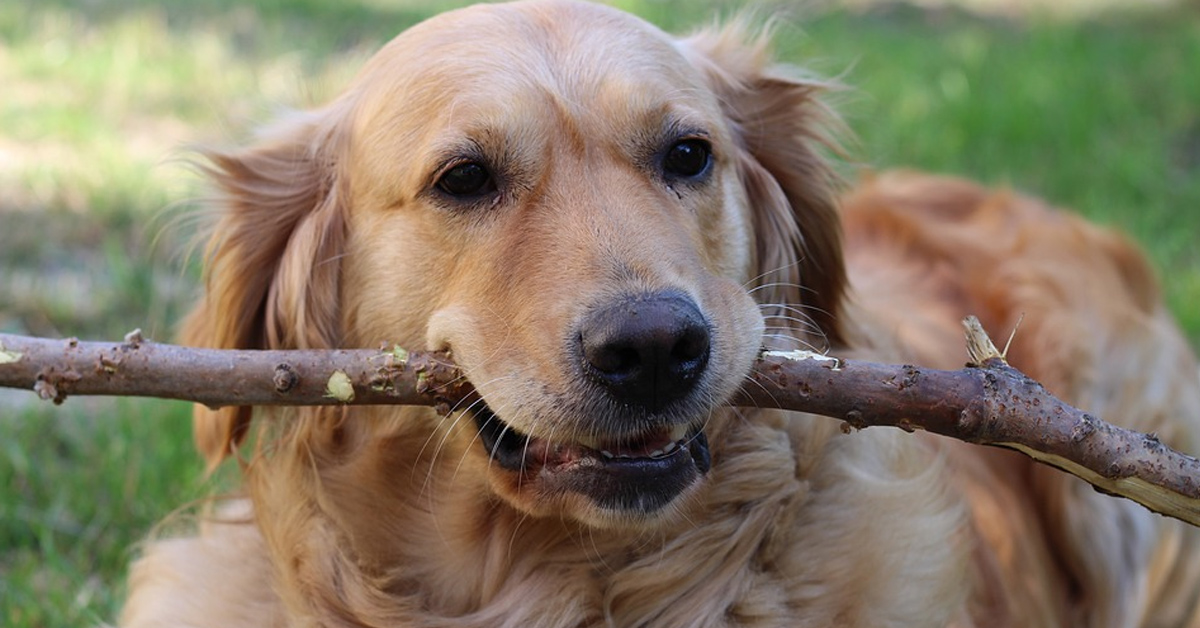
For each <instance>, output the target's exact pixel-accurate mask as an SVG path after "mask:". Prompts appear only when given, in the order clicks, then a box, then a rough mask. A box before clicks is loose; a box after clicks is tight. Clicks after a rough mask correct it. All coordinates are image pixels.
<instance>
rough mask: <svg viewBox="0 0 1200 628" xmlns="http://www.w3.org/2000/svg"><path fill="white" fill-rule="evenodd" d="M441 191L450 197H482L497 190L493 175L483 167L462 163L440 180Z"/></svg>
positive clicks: (448, 171) (472, 163) (438, 184)
mask: <svg viewBox="0 0 1200 628" xmlns="http://www.w3.org/2000/svg"><path fill="white" fill-rule="evenodd" d="M437 187H438V189H439V190H441V191H443V192H445V193H446V194H449V195H450V196H460V197H469V196H481V195H483V194H488V193H490V192H494V191H495V190H496V182H495V181H493V180H492V173H490V172H488V169H487V168H485V167H484V166H483V165H481V164H478V163H476V162H473V161H468V162H465V163H461V164H459V165H457V166H454V167H453V168H451V169H449V170H447V171H446V172H445V173H443V174H442V178H440V179H438V182H437Z"/></svg>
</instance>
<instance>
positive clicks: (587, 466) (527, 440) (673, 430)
mask: <svg viewBox="0 0 1200 628" xmlns="http://www.w3.org/2000/svg"><path fill="white" fill-rule="evenodd" d="M472 413H473V414H474V418H475V423H476V426H477V427H478V429H479V432H478V433H479V441H480V442H481V443H482V444H483V446H484V448H485V449H486V451H487V452H488V455H489V456H490V458H491V460H492V462H493V463H495V464H497V465H499V466H500V467H502V468H504V469H506V470H508V471H513V472H517V473H520V474H521V475H522V476H523V477H525V478H530V479H536V480H537V481H539V482H540V483H541V484H543V486H542V488H543V489H544V490H546V491H549V492H561V491H570V492H574V493H579V494H582V495H584V496H586V497H588V498H590V499H591V500H592V501H593V502H594V503H595V504H596V505H597V506H599V507H601V508H605V509H610V510H617V511H625V512H633V513H642V514H648V513H652V512H654V511H657V510H659V509H661V508H663V507H665V506H666V505H668V504H669V503H670V502H671V501H673V500H674V499H675V498H676V497H678V496H679V495H680V494H681V493H682V492H683V491H684V490H686V489H687V488H688V487H690V486H692V485H693V484H695V483H696V482H697V481H698V480H699V479H700V478H701V476H703V475H704V474H705V473H707V472H708V470H709V468H710V466H711V456H710V453H709V448H708V439H707V438H706V437H705V435H704V430H703V429H702V428H703V426H702V425H678V426H663V427H655V428H650V429H647V430H645V431H643V432H640V433H637V434H634V435H632V436H625V437H621V438H619V439H616V438H614V439H603V438H580V439H577V440H571V441H557V440H556V441H551V440H549V439H545V438H535V437H530V436H528V435H525V434H522V433H520V432H518V431H517V430H516V429H514V428H513V427H512V426H510V425H508V424H507V423H505V422H504V421H503V420H501V419H500V418H499V417H498V416H496V414H495V413H494V412H492V410H491V409H490V408H488V407H487V406H486V404H481V406H480V407H478V408H476V409H474V410H472Z"/></svg>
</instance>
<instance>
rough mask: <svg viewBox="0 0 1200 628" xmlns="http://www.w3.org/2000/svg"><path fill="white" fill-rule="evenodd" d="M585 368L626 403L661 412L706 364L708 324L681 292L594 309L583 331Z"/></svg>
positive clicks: (633, 298) (688, 389)
mask: <svg viewBox="0 0 1200 628" xmlns="http://www.w3.org/2000/svg"><path fill="white" fill-rule="evenodd" d="M580 339H581V343H580V344H581V351H582V353H583V364H584V370H585V371H586V372H587V373H588V374H589V375H590V376H591V377H592V378H593V379H594V380H595V381H596V382H597V383H599V384H601V385H602V386H604V388H605V389H606V390H607V391H608V392H609V394H611V395H612V396H613V398H615V399H616V400H617V401H620V402H622V403H626V404H630V405H637V406H641V407H643V408H646V409H647V410H650V411H651V412H658V411H660V410H662V409H663V408H665V407H666V406H667V405H669V404H670V403H671V402H673V401H676V400H678V399H680V398H682V397H683V396H685V395H687V394H688V393H689V392H691V390H692V389H693V388H694V387H695V385H696V382H697V380H699V379H700V375H701V374H703V373H704V369H705V367H706V366H707V365H708V353H709V332H708V325H707V324H706V323H705V321H704V317H703V316H702V315H701V314H700V310H698V309H697V308H696V305H695V303H693V302H692V300H691V299H689V298H687V297H686V296H683V295H681V294H678V293H674V292H668V293H653V294H648V295H638V296H631V297H627V298H624V299H621V300H619V301H617V302H615V303H611V304H609V305H606V306H605V307H602V308H599V309H596V310H593V311H592V312H591V313H589V314H588V316H587V317H586V318H585V319H584V321H583V325H582V327H581V328H580Z"/></svg>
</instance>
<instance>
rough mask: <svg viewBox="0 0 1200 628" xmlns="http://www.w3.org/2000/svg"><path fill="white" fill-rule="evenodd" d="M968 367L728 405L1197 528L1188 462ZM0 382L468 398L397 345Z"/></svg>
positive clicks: (813, 380) (448, 369)
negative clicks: (1012, 454) (1013, 454)
mask: <svg viewBox="0 0 1200 628" xmlns="http://www.w3.org/2000/svg"><path fill="white" fill-rule="evenodd" d="M964 324H965V325H967V326H968V346H969V351H970V354H971V356H972V361H973V364H970V365H968V366H967V367H966V368H963V369H961V370H957V371H942V370H936V369H924V368H918V367H915V366H911V365H903V366H896V365H890V364H877V363H872V362H865V361H857V360H841V359H836V358H832V357H829V356H824V355H820V354H814V353H810V352H801V351H793V352H765V353H764V354H763V355H762V356H761V357H760V359H759V360H758V362H757V363H756V364H755V366H754V369H753V371H752V373H751V375H750V383H749V384H747V385H746V386H745V387H744V388H743V389H742V391H741V393H740V394H739V395H738V396H737V398H735V399H734V401H733V403H734V405H743V406H754V407H771V408H781V409H785V410H795V411H800V412H809V413H813V414H820V415H824V416H829V417H834V418H838V419H842V420H843V421H845V422H846V426H847V428H846V429H851V428H853V429H863V428H866V427H871V426H881V425H887V426H894V427H899V428H901V429H903V430H906V431H909V432H911V431H914V430H918V429H920V430H925V431H929V432H933V433H935V434H941V435H943V436H949V437H952V438H956V439H959V440H963V441H966V442H970V443H976V444H980V445H992V446H996V447H1005V448H1009V449H1015V450H1017V451H1020V452H1022V453H1024V454H1026V455H1028V456H1030V457H1032V458H1033V459H1034V460H1037V461H1039V462H1042V463H1045V464H1049V465H1052V466H1054V467H1057V468H1059V469H1062V470H1063V471H1066V472H1068V473H1071V474H1073V475H1076V476H1078V477H1080V478H1082V479H1083V480H1085V481H1087V482H1089V483H1091V484H1092V485H1093V486H1095V487H1096V488H1097V490H1100V491H1101V492H1105V493H1110V494H1113V495H1118V496H1122V497H1127V498H1129V499H1132V500H1134V501H1136V502H1138V503H1140V504H1142V505H1143V506H1145V507H1146V508H1149V509H1150V510H1152V511H1154V512H1158V513H1161V514H1164V515H1168V516H1171V517H1175V518H1177V519H1181V520H1183V521H1186V522H1188V523H1191V524H1193V525H1200V460H1197V459H1195V458H1193V457H1191V456H1187V455H1184V454H1181V453H1179V452H1177V451H1174V450H1172V449H1170V448H1169V447H1167V446H1166V445H1164V444H1163V443H1161V442H1160V441H1159V440H1158V439H1157V438H1156V437H1155V436H1154V435H1147V434H1141V433H1138V432H1134V431H1131V430H1126V429H1123V428H1120V427H1116V426H1114V425H1111V424H1109V423H1106V422H1104V421H1102V420H1100V419H1099V418H1097V417H1094V416H1091V415H1089V414H1087V413H1085V412H1083V411H1082V410H1079V409H1077V408H1074V407H1072V406H1070V405H1067V404H1066V403H1064V402H1063V401H1061V400H1059V399H1058V398H1056V397H1054V396H1053V395H1051V394H1050V393H1049V392H1047V391H1046V390H1045V389H1044V388H1043V387H1042V386H1041V385H1040V384H1038V383H1037V382H1035V381H1033V380H1032V379H1030V378H1028V377H1026V376H1025V375H1024V374H1022V373H1021V372H1020V371H1018V370H1016V369H1014V368H1012V367H1011V366H1009V365H1008V364H1007V362H1005V361H1004V357H1003V355H1001V354H1000V352H998V351H997V350H996V348H995V347H994V346H992V343H991V341H990V340H989V339H988V338H987V334H985V333H983V330H982V329H981V328H980V327H979V325H978V321H975V320H974V319H973V317H972V318H970V319H968V320H967V321H964ZM0 387H9V388H25V389H32V390H34V391H36V392H37V393H38V394H39V395H40V396H41V397H42V398H44V399H49V400H53V401H54V402H55V403H61V402H62V401H63V400H64V399H65V398H66V397H67V396H68V395H121V396H141V397H159V398H166V399H182V400H187V401H194V402H197V403H202V404H205V405H207V406H211V407H218V406H230V405H329V404H338V403H345V404H401V405H427V406H435V407H437V408H438V409H439V411H441V412H447V411H449V409H450V408H452V407H456V406H459V405H460V404H464V403H469V402H470V401H472V400H473V399H475V398H476V393H475V391H474V389H473V388H472V387H471V385H470V383H469V382H467V380H466V378H465V377H463V375H462V373H461V371H460V370H459V369H458V367H457V366H455V365H454V363H453V362H452V361H451V360H450V359H449V356H447V355H445V354H441V353H427V352H415V351H414V352H407V351H404V350H403V349H399V348H393V349H387V348H382V349H380V350H378V351H372V350H363V349H359V350H332V351H232V350H214V349H191V348H185V347H178V346H172V345H163V344H157V343H152V342H146V341H144V340H143V339H142V338H141V334H140V333H139V332H133V333H131V334H129V335H128V336H126V338H125V342H123V343H104V342H81V341H79V340H75V339H70V340H47V339H39V338H29V337H24V336H13V335H6V334H0Z"/></svg>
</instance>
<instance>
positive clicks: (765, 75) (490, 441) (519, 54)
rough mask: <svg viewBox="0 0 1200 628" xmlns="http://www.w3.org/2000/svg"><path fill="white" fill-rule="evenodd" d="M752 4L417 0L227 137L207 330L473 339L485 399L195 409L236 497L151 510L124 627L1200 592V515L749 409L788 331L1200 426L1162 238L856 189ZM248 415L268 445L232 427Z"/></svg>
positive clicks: (1065, 620) (972, 611) (1166, 431)
mask: <svg viewBox="0 0 1200 628" xmlns="http://www.w3.org/2000/svg"><path fill="white" fill-rule="evenodd" d="M822 88H823V86H822V85H821V84H820V83H819V82H815V81H811V80H806V79H803V78H800V77H798V76H797V75H796V74H795V73H793V72H789V71H787V70H786V69H784V68H781V67H777V66H775V65H774V64H773V62H772V61H771V59H770V58H769V54H768V52H767V42H766V41H765V40H764V38H763V37H762V36H755V35H752V34H749V33H748V32H747V29H746V28H741V27H738V26H736V25H735V26H731V27H726V28H724V29H715V30H711V31H706V32H702V33H700V34H698V35H695V36H693V37H690V38H687V39H676V38H673V37H670V36H668V35H666V34H664V33H662V32H661V31H659V30H657V29H656V28H654V27H653V26H650V25H648V24H646V23H645V22H643V21H641V20H639V19H637V18H634V17H632V16H629V15H626V14H624V13H621V12H619V11H617V10H614V9H611V8H606V7H603V6H598V5H592V4H586V3H582V2H576V1H572V0H531V1H526V2H517V3H513V4H502V5H488V6H478V7H473V8H469V9H465V10H461V11H455V12H451V13H447V14H444V15H441V16H439V17H436V18H434V19H431V20H429V21H427V22H424V23H422V24H419V25H417V26H415V27H413V28H412V29H410V30H408V31H406V32H404V33H403V34H401V35H400V36H399V37H397V38H396V39H395V40H394V41H392V42H391V43H389V44H388V45H387V46H385V47H384V48H383V49H382V50H381V51H380V52H379V53H378V54H377V55H375V56H374V57H373V58H372V59H371V60H370V61H369V62H368V63H367V65H366V67H365V68H364V69H363V70H362V72H361V73H360V74H359V75H358V77H357V78H356V79H355V80H354V81H353V83H352V84H351V85H350V87H349V88H348V89H347V90H346V91H345V92H344V93H343V94H342V95H341V96H340V97H339V98H337V99H336V100H335V101H333V102H332V103H330V104H329V105H328V106H326V107H324V108H322V109H319V110H316V111H312V112H309V113H302V114H297V115H295V116H293V117H290V118H287V119H285V120H283V121H281V122H280V123H279V124H278V125H277V126H275V127H273V128H270V129H268V130H267V131H265V132H264V133H263V134H262V136H261V137H260V138H259V139H258V140H257V142H256V143H255V144H254V145H253V146H250V147H249V148H246V149H243V150H238V151H232V152H227V153H216V154H212V155H210V159H211V164H212V165H211V175H212V177H213V179H214V180H215V183H216V185H217V186H218V188H219V189H220V190H221V191H222V192H223V195H224V198H225V201H224V203H223V209H222V213H221V215H220V219H219V222H218V223H217V224H216V226H215V233H214V236H213V238H212V240H211V244H210V247H209V250H208V256H207V263H208V267H207V271H208V274H207V291H206V295H205V298H204V301H203V303H202V304H200V306H199V307H198V308H197V309H196V310H195V312H194V313H193V315H192V316H191V318H190V319H189V320H188V322H187V326H186V336H185V338H186V340H187V341H188V342H189V343H191V344H194V345H198V346H206V347H227V348H322V347H366V348H371V347H377V346H379V344H380V342H381V341H387V342H389V343H397V344H399V345H401V346H404V347H409V348H425V349H447V350H449V351H451V352H452V354H453V356H454V359H455V360H456V361H457V362H458V363H459V364H461V365H462V366H463V367H464V369H465V372H466V373H467V374H468V376H469V378H470V380H471V381H472V382H473V383H474V384H475V385H476V386H477V388H478V389H479V391H480V392H481V393H482V402H480V403H478V404H474V405H471V406H469V407H459V408H453V409H452V411H451V412H449V413H447V414H445V415H443V414H439V413H438V412H436V411H435V410H434V409H430V408H417V407H404V408H400V407H352V408H350V407H330V408H304V409H289V410H258V411H254V412H252V411H251V409H249V408H233V409H224V410H221V411H207V410H201V411H199V414H198V416H197V419H196V438H197V442H198V444H199V446H200V447H201V449H202V451H203V453H204V454H205V455H206V456H207V457H208V459H209V461H210V462H211V463H213V464H215V463H217V462H219V461H220V460H221V459H223V458H226V457H229V456H237V457H238V458H239V459H240V460H241V461H242V467H243V468H242V471H243V475H244V485H245V497H244V498H242V499H237V500H232V501H229V502H227V503H225V504H224V505H223V506H221V507H219V508H217V509H215V510H214V512H213V513H211V516H210V517H207V518H206V519H205V521H204V522H203V523H202V524H201V525H200V527H199V530H198V531H197V532H196V533H195V534H194V535H193V536H185V537H179V538H172V539H160V540H158V541H154V542H152V543H150V544H148V545H147V547H146V550H145V554H144V556H143V557H142V558H141V559H140V560H139V561H138V562H137V563H136V564H135V566H134V567H133V571H132V574H131V580H130V587H131V593H130V598H129V600H128V602H127V604H126V607H125V610H124V615H123V617H122V622H123V624H124V625H125V626H129V627H138V626H212V627H219V628H234V627H239V626H245V627H251V626H252V627H256V628H260V627H285V626H287V627H299V626H329V627H333V626H359V627H362V626H390V627H417V626H419V627H427V628H428V627H452V626H453V627H477V628H496V627H512V628H531V627H539V626H540V627H546V628H583V627H591V626H613V627H635V626H653V627H702V626H713V627H716V626H742V627H749V626H755V627H767V626H820V627H829V626H847V627H849V626H854V627H878V626H903V627H940V626H956V627H960V628H965V627H970V626H977V627H1000V626H1008V627H1014V628H1015V627H1020V628H1029V627H1036V626H1045V627H1055V626H1087V627H1095V628H1099V627H1122V626H1164V627H1165V626H1200V611H1198V608H1200V605H1198V593H1200V587H1198V582H1200V553H1198V552H1197V547H1198V545H1197V534H1196V531H1195V530H1193V529H1191V528H1189V527H1187V526H1185V525H1183V524H1180V523H1178V522H1175V521H1173V520H1167V519H1164V518H1161V517H1159V516H1156V515H1152V514H1150V513H1149V512H1146V511H1144V510H1143V509H1141V508H1140V507H1139V506H1137V505H1135V504H1133V503H1131V502H1127V501H1124V500H1119V499H1114V498H1110V497H1106V496H1102V495H1098V494H1096V493H1095V492H1094V491H1093V490H1092V489H1091V488H1090V487H1088V486H1086V485H1084V484H1082V483H1081V482H1078V481H1076V480H1074V479H1071V478H1069V477H1066V476H1064V475H1062V474H1060V473H1058V472H1056V471H1052V470H1048V469H1045V468H1042V467H1039V466H1035V465H1033V464H1031V463H1030V462H1028V461H1026V460H1025V459H1024V458H1021V457H1020V456H1017V455H1016V454H1012V453H1009V452H1005V451H1001V450H991V449H983V448H978V447H974V446H970V445H965V444H962V443H958V442H952V441H949V440H946V439H940V438H934V437H932V436H929V435H921V434H917V435H910V434H905V433H903V432H901V431H899V430H889V429H883V428H876V429H869V430H865V431H862V432H856V433H848V434H847V433H843V431H842V429H841V427H840V425H839V424H838V422H836V421H833V420H830V419H827V418H821V417H812V416H806V415H799V414H795V413H787V412H781V411H775V410H762V409H750V408H743V409H734V408H728V407H726V406H725V405H724V404H725V402H726V401H727V400H728V399H729V398H730V397H731V395H732V394H733V393H734V392H735V391H736V390H737V389H738V388H739V387H740V386H741V385H742V383H743V381H744V376H745V374H746V373H747V371H748V369H749V368H750V365H751V363H752V361H753V360H754V358H755V356H756V354H758V352H759V351H760V350H761V348H762V347H764V346H770V347H780V346H783V347H787V346H793V347H794V346H804V347H815V348H818V349H828V350H830V351H832V352H833V353H835V354H837V355H843V356H851V357H866V358H871V359H874V360H880V361H897V362H899V361H908V362H913V363H918V364H923V365H928V366H931V367H946V368H958V367H960V366H961V365H962V363H963V362H964V361H965V360H966V354H965V351H964V349H963V343H962V340H961V332H960V331H959V319H960V318H961V317H962V316H963V315H965V314H969V313H974V314H977V315H979V316H980V317H981V318H982V319H983V321H984V323H985V325H986V326H987V327H988V328H989V329H991V330H993V331H994V332H1007V330H1010V329H1011V328H1012V327H1013V326H1014V324H1015V322H1016V320H1017V318H1018V317H1019V316H1020V315H1021V314H1022V313H1023V314H1024V315H1025V322H1024V325H1023V327H1022V328H1021V329H1020V331H1019V333H1018V334H1017V336H1016V340H1015V343H1014V345H1013V347H1012V348H1011V350H1010V357H1011V360H1012V362H1013V363H1015V364H1016V365H1017V366H1018V367H1020V368H1022V369H1024V370H1026V371H1027V372H1028V373H1029V374H1031V375H1032V376H1034V377H1036V378H1038V379H1040V380H1041V381H1043V382H1045V383H1046V384H1047V385H1048V386H1049V387H1050V388H1051V389H1052V390H1053V391H1055V392H1056V393H1057V394H1059V395H1061V396H1063V397H1065V398H1066V399H1068V400H1070V401H1071V402H1073V403H1075V404H1078V405H1081V406H1083V407H1085V408H1088V409H1089V410H1091V411H1094V412H1096V413H1098V414H1100V415H1101V416H1104V417H1106V418H1108V419H1110V420H1113V421H1117V422H1120V423H1123V424H1125V425H1127V426H1130V427H1133V428H1137V429H1140V430H1146V431H1155V432H1157V433H1158V434H1159V435H1160V436H1161V437H1162V438H1163V439H1165V440H1167V441H1168V442H1170V443H1171V444H1173V445H1174V446H1176V447H1179V448H1182V449H1184V450H1190V451H1195V450H1196V449H1197V448H1196V447H1195V445H1196V444H1197V440H1196V438H1197V435H1198V433H1200V432H1198V425H1197V422H1198V420H1200V410H1198V409H1200V390H1198V388H1200V380H1198V378H1197V367H1196V363H1195V360H1194V358H1193V356H1192V355H1191V354H1190V353H1189V351H1188V349H1187V344H1186V342H1184V341H1183V340H1182V339H1181V337H1180V335H1179V333H1178V332H1177V330H1176V328H1175V326H1174V323H1173V322H1172V321H1171V319H1170V317H1169V315H1168V314H1167V313H1166V311H1165V310H1164V308H1163V306H1162V305H1161V303H1160V299H1159V296H1158V292H1157V288H1156V287H1155V281H1154V279H1153V277H1152V275H1151V272H1150V270H1149V269H1148V267H1147V264H1146V262H1145V261H1144V260H1143V258H1142V256H1141V255H1140V254H1139V253H1138V252H1137V251H1136V250H1135V249H1134V248H1133V247H1132V246H1131V245H1130V244H1129V243H1127V242H1126V241H1125V240H1124V239H1123V238H1121V237H1120V236H1118V235H1115V234H1113V233H1111V232H1108V231H1105V230H1103V229H1100V228H1098V227H1095V226H1092V225H1089V224H1087V223H1085V222H1083V221H1082V220H1080V219H1078V218H1076V217H1073V216H1071V215H1069V214H1066V213H1062V212H1059V211H1056V210H1054V209H1051V208H1049V207H1047V206H1045V205H1044V204H1042V203H1040V202H1038V201H1036V200H1034V199H1030V198H1026V197H1023V196H1020V195H1017V194H1014V193H1010V192H1004V191H988V190H985V189H982V188H980V187H979V186H976V185H975V184H972V183H969V182H965V181H960V180H953V179H947V178H939V177H934V176H928V175H921V174H916V173H904V172H899V173H885V174H880V175H877V176H874V177H868V178H867V179H866V180H865V181H864V182H863V183H862V184H861V185H860V187H859V188H858V189H857V190H854V191H851V192H849V193H848V194H847V195H844V196H843V195H842V194H840V193H839V191H838V184H837V177H836V176H835V174H834V173H833V171H832V170H831V169H830V166H829V165H828V163H827V161H826V159H825V157H824V155H825V154H826V153H827V152H828V141H827V130H826V129H828V128H829V125H830V124H831V119H830V116H831V114H830V112H829V111H828V110H827V109H826V108H825V107H824V106H823V105H822V104H821V100H820V99H819V97H820V94H821V92H822ZM243 443H252V445H247V446H246V447H242V446H241V445H242V444H243Z"/></svg>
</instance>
